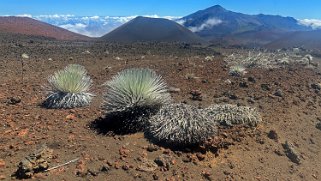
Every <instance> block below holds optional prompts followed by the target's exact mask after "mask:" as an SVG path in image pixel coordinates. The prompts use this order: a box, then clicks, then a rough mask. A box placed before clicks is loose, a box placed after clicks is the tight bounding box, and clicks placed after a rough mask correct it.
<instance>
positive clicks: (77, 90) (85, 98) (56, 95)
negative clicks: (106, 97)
mask: <svg viewBox="0 0 321 181" xmlns="http://www.w3.org/2000/svg"><path fill="white" fill-rule="evenodd" d="M91 85H92V80H91V78H90V76H88V75H87V71H86V69H85V67H83V66H81V65H77V64H70V65H68V66H67V67H65V68H64V69H63V70H59V71H56V72H55V73H54V74H53V75H52V76H50V77H49V78H48V85H47V86H46V89H47V92H48V95H47V98H46V100H45V101H44V102H43V106H45V107H47V108H53V109H60V108H75V107H83V106H88V105H89V104H90V103H91V100H92V97H93V96H94V95H93V94H92V93H90V92H89V89H90V87H91Z"/></svg>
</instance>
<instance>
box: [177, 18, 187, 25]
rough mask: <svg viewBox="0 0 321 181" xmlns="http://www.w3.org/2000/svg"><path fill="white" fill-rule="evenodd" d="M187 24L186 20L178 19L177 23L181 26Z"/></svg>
mask: <svg viewBox="0 0 321 181" xmlns="http://www.w3.org/2000/svg"><path fill="white" fill-rule="evenodd" d="M185 22H186V20H184V19H178V20H176V23H178V24H180V25H183V26H184V23H185Z"/></svg>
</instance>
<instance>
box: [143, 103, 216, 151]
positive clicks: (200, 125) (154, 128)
mask: <svg viewBox="0 0 321 181" xmlns="http://www.w3.org/2000/svg"><path fill="white" fill-rule="evenodd" d="M217 133H218V132H217V125H216V123H215V122H213V121H212V120H211V119H210V117H209V116H207V115H206V114H203V112H202V110H201V109H198V108H197V107H195V106H191V105H186V104H182V103H180V104H168V105H164V106H163V107H162V108H161V109H160V110H159V111H158V113H157V114H155V115H154V116H152V117H151V118H150V120H149V124H148V127H147V128H146V135H147V137H149V138H150V139H151V140H152V141H153V142H157V143H160V144H164V145H167V146H176V147H182V146H192V145H197V144H201V143H203V142H204V141H206V140H207V138H210V137H212V136H215V135H216V134H217Z"/></svg>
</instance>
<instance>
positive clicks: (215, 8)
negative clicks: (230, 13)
mask: <svg viewBox="0 0 321 181" xmlns="http://www.w3.org/2000/svg"><path fill="white" fill-rule="evenodd" d="M207 10H216V11H226V9H225V8H223V7H222V6H220V5H218V4H217V5H215V6H212V7H209V8H207Z"/></svg>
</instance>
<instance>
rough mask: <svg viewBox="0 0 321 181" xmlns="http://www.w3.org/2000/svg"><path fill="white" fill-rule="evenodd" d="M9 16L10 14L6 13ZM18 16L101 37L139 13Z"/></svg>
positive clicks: (307, 22) (315, 22) (210, 22)
mask: <svg viewBox="0 0 321 181" xmlns="http://www.w3.org/2000/svg"><path fill="white" fill-rule="evenodd" d="M4 16H9V15H4ZM15 16H18V17H29V18H33V19H36V20H39V21H43V22H46V23H49V24H52V25H55V26H58V27H61V28H64V29H67V30H69V31H72V32H75V33H79V34H82V35H86V36H89V37H101V36H103V35H105V34H107V33H109V32H110V31H112V30H114V29H116V28H117V27H119V26H121V25H122V24H124V23H126V22H128V21H130V20H132V19H134V18H135V17H137V16H138V15H133V16H75V15H71V14H64V15H59V14H52V15H37V16H33V15H30V14H20V15H15ZM144 16H145V17H151V18H165V19H169V20H174V21H176V22H177V23H179V24H182V25H184V20H182V19H180V18H181V17H176V16H158V15H144ZM297 21H298V23H299V24H300V25H304V26H308V27H311V28H313V29H321V20H319V19H298V20H297ZM221 23H223V21H222V20H220V19H218V18H209V19H207V20H206V21H204V22H203V23H202V24H201V25H199V26H195V27H187V28H189V29H190V30H191V31H192V32H195V33H197V32H200V31H202V30H204V29H209V28H212V27H213V26H217V25H219V24H221Z"/></svg>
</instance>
